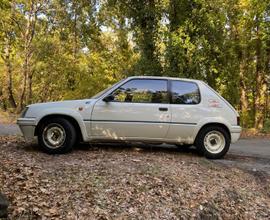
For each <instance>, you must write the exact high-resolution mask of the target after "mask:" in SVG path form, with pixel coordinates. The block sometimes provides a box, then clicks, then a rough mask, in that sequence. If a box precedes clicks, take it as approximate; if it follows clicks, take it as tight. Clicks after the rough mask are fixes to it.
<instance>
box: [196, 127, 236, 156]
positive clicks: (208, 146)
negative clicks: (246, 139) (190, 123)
mask: <svg viewBox="0 0 270 220" xmlns="http://www.w3.org/2000/svg"><path fill="white" fill-rule="evenodd" d="M230 143H231V140H230V135H229V134H228V132H227V131H226V130H225V129H224V128H222V127H219V126H209V127H206V128H204V129H202V130H201V131H200V132H199V134H198V136H197V138H196V148H197V150H198V151H199V152H200V153H201V154H203V155H204V156H205V157H206V158H209V159H220V158H222V157H223V156H224V155H225V154H226V153H227V152H228V150H229V148H230Z"/></svg>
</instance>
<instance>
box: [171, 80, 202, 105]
mask: <svg viewBox="0 0 270 220" xmlns="http://www.w3.org/2000/svg"><path fill="white" fill-rule="evenodd" d="M171 91H172V104H198V103H199V102H200V99H201V97H200V91H199V88H198V86H197V84H196V83H193V82H184V81H172V82H171Z"/></svg>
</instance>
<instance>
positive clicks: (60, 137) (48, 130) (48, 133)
mask: <svg viewBox="0 0 270 220" xmlns="http://www.w3.org/2000/svg"><path fill="white" fill-rule="evenodd" d="M76 138H77V135H76V130H75V128H74V126H73V125H72V124H71V123H70V122H69V121H68V120H66V119H64V118H52V119H48V120H47V121H45V122H44V123H43V124H42V125H41V126H40V128H39V132H38V142H39V146H40V147H41V149H42V150H43V151H44V152H46V153H49V154H61V153H66V152H69V151H71V150H72V147H73V146H74V144H75V142H76Z"/></svg>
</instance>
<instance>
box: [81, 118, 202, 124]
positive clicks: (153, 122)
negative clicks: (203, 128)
mask: <svg viewBox="0 0 270 220" xmlns="http://www.w3.org/2000/svg"><path fill="white" fill-rule="evenodd" d="M83 121H93V122H124V123H150V124H179V125H196V124H197V123H189V122H166V121H125V120H92V119H84V120H83Z"/></svg>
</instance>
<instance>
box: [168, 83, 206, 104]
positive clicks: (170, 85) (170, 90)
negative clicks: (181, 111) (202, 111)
mask: <svg viewBox="0 0 270 220" xmlns="http://www.w3.org/2000/svg"><path fill="white" fill-rule="evenodd" d="M173 81H176V82H186V83H193V84H195V85H196V86H197V87H198V90H199V96H200V99H199V102H198V103H196V104H193V103H189V104H178V103H173V102H172V82H173ZM168 89H169V91H168V93H169V98H170V104H171V105H199V104H200V103H201V101H202V96H201V90H200V87H199V85H198V83H197V82H193V81H187V80H181V79H179V80H178V79H170V80H169V86H168Z"/></svg>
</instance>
